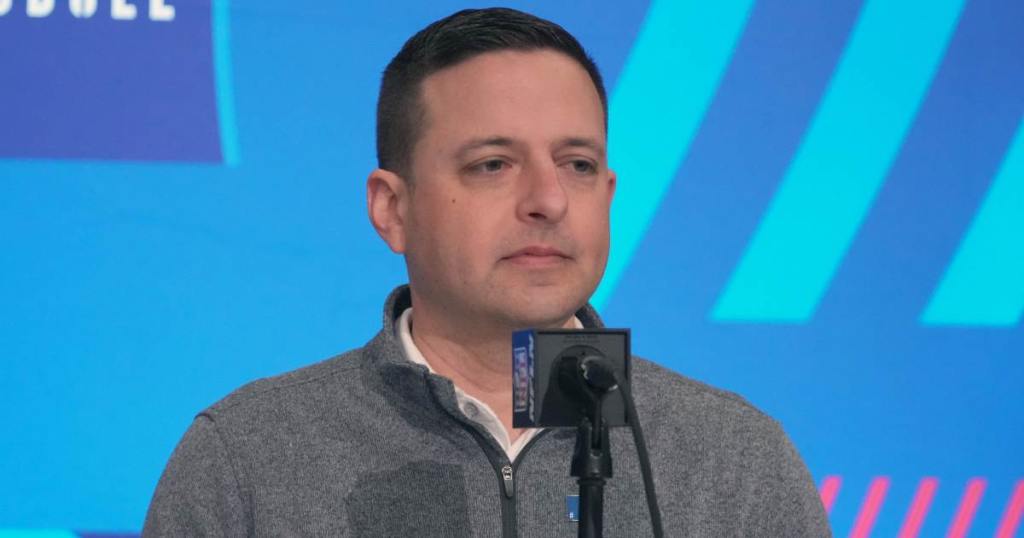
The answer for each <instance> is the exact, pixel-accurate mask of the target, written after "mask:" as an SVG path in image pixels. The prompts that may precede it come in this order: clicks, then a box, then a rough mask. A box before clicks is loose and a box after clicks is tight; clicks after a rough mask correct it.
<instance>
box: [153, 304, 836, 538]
mask: <svg viewBox="0 0 1024 538" xmlns="http://www.w3.org/2000/svg"><path fill="white" fill-rule="evenodd" d="M409 306H410V304H409V293H408V288H406V287H401V288H398V289H397V290H395V292H393V293H392V294H391V296H390V297H389V298H388V301H387V304H386V305H385V310H384V327H383V328H382V330H381V331H380V333H379V334H377V336H376V337H375V338H374V339H373V340H371V341H370V342H369V343H368V344H367V345H366V346H365V347H363V348H361V349H357V350H354V351H350V352H348V353H345V354H343V355H340V356H337V357H334V358H332V359H328V360H326V361H323V362H320V363H317V364H314V365H312V366H308V367H305V368H302V369H299V370H296V371H293V372H290V373H287V374H284V375H280V376H277V377H273V378H269V379H262V380H259V381H256V382H253V383H250V384H248V385H246V386H244V387H242V388H240V389H238V390H237V391H235V392H233V393H232V394H230V395H229V396H227V397H226V398H224V399H223V400H221V401H219V402H217V403H216V404H214V405H213V406H211V407H210V408H208V409H206V410H204V411H203V412H201V413H199V415H197V416H196V418H195V421H194V422H193V424H192V426H191V427H190V428H189V429H188V431H187V432H186V433H185V436H184V437H183V438H182V440H181V442H180V443H179V444H178V446H177V448H176V449H175V451H174V454H173V455H172V456H171V459H170V461H168V463H167V467H166V469H165V470H164V473H163V476H162V477H161V479H160V483H159V484H158V485H157V489H156V492H155V493H154V495H153V500H152V503H151V504H150V507H149V513H148V515H147V517H146V523H145V527H144V529H143V536H403V537H404V536H481V537H499V536H501V537H512V536H523V537H534V536H537V537H539V536H565V537H570V536H575V535H576V523H575V522H573V521H570V520H569V518H568V516H567V510H566V496H568V495H575V494H577V490H578V486H577V485H576V482H575V479H574V478H572V477H570V476H569V461H570V459H571V456H572V451H573V445H574V441H575V433H574V431H572V430H545V431H543V432H541V433H540V434H539V435H537V436H536V437H535V438H534V439H532V440H531V441H530V443H529V444H528V445H527V446H526V447H524V449H523V451H522V452H521V453H520V456H519V457H518V458H517V459H516V461H515V463H511V462H509V461H508V458H507V456H506V455H505V452H504V451H503V450H502V449H501V447H500V446H499V445H498V443H497V442H496V441H495V440H494V439H493V438H492V437H491V436H490V435H489V434H488V433H487V431H486V430H484V429H483V428H482V427H481V426H480V425H479V424H477V423H475V422H473V421H471V420H469V419H467V418H466V417H465V416H464V415H463V414H462V413H461V412H460V410H459V408H458V406H457V403H456V398H455V392H454V388H453V386H452V383H451V381H450V380H448V379H447V378H443V377H440V376H437V375H434V374H431V373H429V372H428V371H427V370H426V368H424V367H423V366H421V365H417V364H414V363H411V362H410V361H408V360H406V358H405V357H404V356H403V354H402V349H401V345H400V343H399V342H398V339H397V337H396V332H395V327H394V323H395V321H396V320H397V319H398V317H399V315H400V314H401V313H402V312H403V311H404V310H405V308H407V307H409ZM577 316H578V317H579V319H580V320H581V321H582V322H583V324H584V325H585V326H587V327H600V326H601V321H600V319H599V318H598V317H597V314H596V313H595V312H594V310H593V309H591V308H590V307H589V306H588V307H585V308H583V309H581V310H580V311H579V312H578V313H577ZM632 376H633V380H632V386H633V392H634V397H635V398H636V400H637V410H638V414H639V417H640V420H641V423H642V424H643V427H644V433H645V436H646V439H647V444H648V449H649V451H650V455H651V463H652V466H653V469H654V475H655V476H654V481H655V487H656V490H657V494H658V500H659V505H660V507H661V513H662V520H663V524H664V528H665V535H666V536H711V537H719V536H784V537H794V536H828V535H829V529H828V523H827V519H826V517H825V512H824V510H823V508H822V505H821V502H820V501H819V499H818V495H817V492H816V490H815V487H814V484H813V482H812V480H811V477H810V475H809V474H808V472H807V469H806V467H805V466H804V464H803V462H802V461H801V460H800V457H799V455H798V454H797V452H796V450H795V449H794V448H793V446H792V444H791V443H790V442H789V440H788V439H787V437H786V435H785V434H784V433H783V431H782V429H781V428H780V427H779V425H778V423H777V422H775V421H774V420H772V419H771V418H770V417H768V416H766V415H764V414H763V413H761V412H760V411H758V410H757V409H755V408H754V407H753V406H751V405H750V404H749V403H747V402H746V401H745V400H744V399H743V398H741V397H739V396H737V395H735V394H732V393H729V392H724V391H721V390H717V389H714V388H711V387H709V386H707V385H704V384H701V383H699V382H696V381H693V380H690V379H687V378H685V377H682V376H679V375H677V374H675V373H672V372H670V371H668V370H666V369H664V368H662V367H660V366H658V365H656V364H654V363H652V362H650V361H647V360H644V359H640V358H634V359H633V368H632ZM611 446H612V458H613V464H614V476H613V477H612V478H611V479H609V481H608V485H607V488H606V491H605V508H604V529H605V536H609V537H629V538H633V537H643V536H651V524H650V518H649V515H648V511H647V505H646V502H645V499H644V489H643V482H642V479H641V476H640V469H639V464H638V462H637V455H636V448H635V446H634V444H633V439H632V437H631V436H630V434H629V431H628V430H626V429H624V428H614V429H612V432H611Z"/></svg>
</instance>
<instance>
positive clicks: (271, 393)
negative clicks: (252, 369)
mask: <svg viewBox="0 0 1024 538" xmlns="http://www.w3.org/2000/svg"><path fill="white" fill-rule="evenodd" d="M364 358H365V348H357V349H353V350H350V351H347V352H345V353H341V354H339V355H335V356H333V357H330V358H328V359H325V360H322V361H320V362H316V363H313V364H310V365H307V366H303V367H301V368H297V369H295V370H291V371H288V372H285V373H282V374H278V375H275V376H271V377H266V378H262V379H257V380H255V381H251V382H249V383H246V384H245V385H242V386H241V387H239V388H237V389H235V390H234V391H232V392H231V393H230V394H228V395H227V396H225V397H224V398H221V399H220V400H219V401H217V402H216V403H214V404H213V405H211V406H209V407H207V408H206V409H205V410H203V411H202V412H200V413H199V414H200V415H206V416H207V417H209V418H211V419H214V420H217V419H218V418H223V417H225V416H229V415H234V414H248V413H249V412H252V411H253V410H260V409H262V408H264V407H269V406H278V405H280V403H281V402H282V400H288V399H291V398H296V397H298V398H305V397H308V396H309V395H310V394H315V393H317V392H319V391H322V390H323V389H324V388H325V386H329V387H330V389H329V390H331V391H332V392H338V391H344V390H345V388H346V386H347V385H351V384H353V383H356V382H358V376H355V375H346V374H351V373H352V372H353V371H354V370H357V369H359V368H360V367H361V366H362V364H363V362H364Z"/></svg>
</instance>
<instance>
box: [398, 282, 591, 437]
mask: <svg viewBox="0 0 1024 538" xmlns="http://www.w3.org/2000/svg"><path fill="white" fill-rule="evenodd" d="M436 313H437V311H436V310H435V309H432V308H430V306H429V305H427V304H424V303H423V302H417V301H416V300H415V296H414V298H413V314H412V327H411V329H412V339H413V343H415V344H416V347H417V348H418V349H419V350H420V353H422V354H423V356H424V358H426V360H427V362H428V363H430V367H431V368H432V369H433V370H434V371H435V372H437V373H438V374H439V375H442V376H444V377H447V378H449V379H451V380H452V382H453V383H454V384H455V386H457V387H459V388H460V389H461V390H462V391H463V392H465V393H467V394H469V395H470V396H473V397H474V398H476V399H478V400H480V401H482V402H484V403H486V404H487V405H488V406H489V407H490V408H491V409H492V410H493V411H494V412H495V414H497V415H498V419H499V420H501V423H502V425H504V426H505V430H506V431H507V432H508V433H509V438H510V440H511V441H515V440H516V439H517V438H518V437H519V435H520V434H521V432H522V430H518V429H514V428H512V368H511V362H510V361H511V360H512V359H511V345H512V332H513V331H514V330H515V329H514V328H513V327H508V326H502V325H501V324H500V323H490V324H489V323H486V322H484V321H483V320H480V319H474V320H472V321H467V322H459V321H458V320H452V319H449V318H448V317H444V316H438V315H436ZM560 325H561V326H562V327H566V328H569V327H573V326H574V325H573V318H572V317H570V318H568V319H566V320H565V321H564V323H562V324H560Z"/></svg>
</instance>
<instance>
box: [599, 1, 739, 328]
mask: <svg viewBox="0 0 1024 538" xmlns="http://www.w3.org/2000/svg"><path fill="white" fill-rule="evenodd" d="M752 5H753V0H716V1H714V2H708V1H705V0H675V1H674V0H654V1H653V2H652V3H651V6H650V8H649V10H648V12H647V16H646V18H645V20H644V24H643V27H642V28H641V29H640V33H639V35H638V36H637V40H636V43H635V44H634V45H633V50H632V51H631V52H630V55H629V59H628V60H627V62H626V65H625V67H624V68H623V71H622V74H621V75H620V76H619V81H618V83H617V84H616V87H615V91H614V93H613V94H612V99H611V103H610V105H609V121H610V124H611V126H610V129H609V134H608V136H609V141H608V151H609V162H610V163H611V167H612V169H614V170H615V171H616V173H617V174H618V178H619V183H618V187H617V189H616V193H615V201H614V203H613V204H612V211H611V225H612V236H611V254H610V256H609V259H608V267H607V269H606V270H605V276H604V279H603V280H602V282H601V285H600V287H598V289H597V291H596V292H595V293H594V296H593V297H592V298H591V303H592V304H593V305H594V306H595V307H597V308H599V309H600V308H601V307H603V306H604V305H605V303H606V302H607V301H608V297H609V295H611V292H612V290H614V289H615V286H616V285H617V284H618V282H619V279H620V278H621V276H622V272H623V271H624V270H625V269H626V267H627V266H628V265H629V261H630V259H631V258H632V257H633V253H634V252H635V251H636V248H637V245H638V244H639V242H640V240H641V239H642V238H643V235H644V233H645V232H646V231H647V227H648V226H649V225H650V222H651V219H652V218H653V217H654V214H655V212H656V211H657V209H658V205H659V204H660V203H661V199H662V197H663V196H664V195H665V192H666V191H667V190H668V187H669V185H671V184H672V179H673V178H674V177H675V175H676V171H677V170H678V169H679V164H680V163H681V162H682V160H683V156H684V155H686V151H687V149H688V148H689V146H690V142H691V141H692V140H693V137H694V134H695V133H696V132H697V128H698V127H699V126H700V123H701V120H702V119H703V118H704V113H705V111H706V110H707V108H708V105H709V104H710V103H711V98H712V97H713V96H714V94H715V90H716V89H717V88H718V83H719V81H720V80H721V78H722V74H723V73H724V72H725V68H726V67H727V66H728V64H729V59H730V58H731V57H732V52H733V49H734V48H735V46H736V42H737V41H738V40H739V37H740V35H741V34H742V30H743V27H744V26H745V24H746V20H747V18H748V15H749V13H750V8H751V7H752Z"/></svg>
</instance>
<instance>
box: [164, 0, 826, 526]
mask: <svg viewBox="0 0 1024 538" xmlns="http://www.w3.org/2000/svg"><path fill="white" fill-rule="evenodd" d="M606 111H607V103H606V97H605V92H604V88H603V83H602V81H601V78H600V75H599V73H598V71H597V68H596V67H595V66H594V64H593V62H592V61H591V60H590V59H589V57H588V56H587V55H586V53H585V52H584V51H583V49H582V48H581V47H580V46H579V44H578V43H577V42H576V40H575V39H574V38H573V37H572V36H571V35H569V34H568V33H567V32H565V30H563V29H562V28H561V27H559V26H557V25H555V24H553V23H550V22H548V21H544V20H541V19H538V18H536V17H533V16H530V15H527V14H524V13H520V12H517V11H513V10H507V9H489V10H467V11H462V12H459V13H456V14H454V15H452V16H450V17H447V18H445V19H442V20H440V21H437V22H435V23H433V24H431V25H430V26H428V27H427V28H425V29H424V30H422V31H421V32H420V33H418V34H417V35H416V36H414V37H413V38H411V39H410V40H409V41H408V42H407V43H406V44H405V46H404V47H403V49H402V50H401V52H399V54H398V55H397V56H396V57H395V58H394V60H392V62H391V64H389V66H388V67H387V70H386V71H385V73H384V78H383V83H382V86H381V94H380V100H379V106H378V160H379V166H380V168H378V169H377V170H374V171H373V172H371V174H370V176H369V180H368V181H367V199H368V206H369V216H370V220H371V222H372V223H373V226H374V228H375V229H376V230H377V232H378V233H379V234H380V236H381V237H382V238H383V239H384V241H385V242H386V243H387V244H388V246H389V247H390V248H391V249H392V250H394V251H395V252H397V253H400V254H403V255H404V256H405V259H406V263H407V267H408V273H409V286H408V287H401V288H399V289H397V290H396V291H395V292H393V293H392V295H391V297H389V298H388V300H387V304H386V305H385V310H384V327H383V329H382V331H381V332H380V333H379V334H378V335H377V336H376V337H375V338H374V339H373V340H372V341H371V342H369V343H368V344H367V345H366V346H365V347H364V348H361V349H358V350H355V351H352V352H349V353H346V354H344V355H341V356H339V357H336V358H333V359H330V360H328V361H325V362H322V363H319V364H315V365H313V366H310V367H307V368H304V369H300V370H298V371H295V372H291V373H288V374H285V375H282V376H279V377H276V378H272V379H266V380H261V381H257V382H255V383H252V384H250V385H247V386H245V387H243V388H242V389H240V390H238V391H236V392H235V393H233V394H231V395H230V396H228V397H227V398H225V399H224V400H222V401H220V402H218V403H217V404H215V405H213V406H212V407H210V408H209V409H207V410H206V411H204V412H202V413H200V414H199V416H197V417H196V420H195V422H194V423H193V425H192V427H191V428H190V429H189V431H188V432H187V433H186V435H185V437H184V438H183V439H182V441H181V443H180V444H179V446H178V447H177V449H176V450H175V453H174V455H173V456H172V457H171V460H170V461H169V463H168V465H167V469H166V470H165V472H164V475H163V477H162V478H161V481H160V484H159V486H158V487H157V490H156V493H155V494H154V498H153V502H152V505H151V507H150V511H149V515H148V517H147V520H146V527H145V531H144V534H146V535H153V536H156V535H175V536H177V535H207V534H218V535H221V534H222V535H226V536H243V535H253V534H259V535H267V536H281V535H331V536H337V535H355V536H517V535H524V536H572V535H575V532H576V523H574V522H572V521H570V520H569V518H568V517H567V514H566V497H567V496H568V495H572V494H574V493H576V491H577V486H576V483H575V480H574V479H573V478H572V477H570V476H569V468H568V465H569V460H570V456H571V454H572V449H573V444H574V438H575V434H574V432H572V431H568V430H565V431H538V430H518V429H514V428H513V427H512V406H511V400H512V397H511V385H512V384H511V379H510V370H511V368H510V342H511V334H512V332H513V331H514V330H517V329H521V328H527V327H566V328H571V327H581V326H588V327H595V326H600V325H601V322H600V320H599V319H598V317H597V314H596V313H595V312H594V311H593V309H591V308H590V307H588V306H586V301H587V298H588V297H589V296H590V294H591V293H592V292H593V291H594V289H595V288H596V286H597V284H598V282H599V280H600V278H601V275H602V273H603V271H604V266H605V262H606V259H607V254H608V235H609V234H608V212H609V207H610V204H611V200H612V195H613V193H614V191H615V185H616V181H617V179H616V177H615V174H614V173H613V172H612V171H610V170H609V169H608V167H607V161H606V147H605V143H606V139H607V136H606V125H607V119H606ZM623 180H624V181H640V180H642V179H641V178H623ZM633 386H634V393H635V395H636V399H637V405H638V412H639V416H640V418H641V420H642V421H643V424H644V428H645V431H646V435H647V442H648V445H649V449H650V454H651V458H652V464H653V468H654V472H655V483H656V488H657V492H658V496H659V504H660V508H661V513H662V519H663V523H664V527H665V532H666V535H667V536H822V535H827V534H828V528H827V522H826V519H825V516H824V511H823V509H822V507H821V504H820V502H819V501H818V498H817V494H816V492H815V489H814V486H813V484H812V482H811V479H810V477H809V475H808V473H807V470H806V468H805V467H804V465H803V463H802V462H801V461H800V458H799V456H798V455H797V453H796V452H795V450H794V449H793V447H792V446H791V444H790V443H789V441H788V440H787V439H786V436H785V434H784V433H783V432H782V431H781V429H780V428H779V426H778V425H777V424H776V423H775V422H774V421H773V420H771V419H770V418H768V417H767V416H765V415H763V414H761V413H760V412H758V411H757V410H756V409H754V408H753V407H752V406H750V405H749V404H748V403H746V402H745V401H744V400H743V399H742V398H740V397H739V396H736V395H733V394H730V393H726V392H722V391H718V390H715V389H713V388H710V387H707V386H705V385H702V384H700V383H697V382H695V381H691V380H688V379H685V378H683V377H680V376H678V375H675V374H672V373H670V372H668V371H666V370H664V369H662V368H660V367H658V366H656V365H654V364H653V363H650V362H648V361H645V360H643V359H639V358H637V359H634V363H633ZM611 446H612V456H613V459H614V462H615V474H614V477H613V478H612V479H611V480H610V481H609V483H608V486H607V491H606V493H605V514H604V526H605V530H606V532H607V535H608V536H631V537H632V536H645V535H650V534H651V522H650V519H649V516H648V512H647V506H646V504H645V499H644V494H643V491H644V490H643V484H642V480H641V476H640V472H639V466H638V462H637V454H636V449H635V446H634V444H633V441H632V439H631V438H630V437H629V436H628V435H627V434H626V432H624V431H622V430H621V429H615V430H614V431H613V432H612V436H611Z"/></svg>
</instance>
